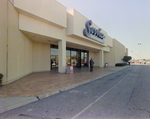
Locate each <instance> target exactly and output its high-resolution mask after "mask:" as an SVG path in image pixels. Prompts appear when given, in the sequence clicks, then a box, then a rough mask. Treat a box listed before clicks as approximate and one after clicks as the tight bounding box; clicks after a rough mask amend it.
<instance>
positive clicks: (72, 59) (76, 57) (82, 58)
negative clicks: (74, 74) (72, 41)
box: [50, 45, 89, 70]
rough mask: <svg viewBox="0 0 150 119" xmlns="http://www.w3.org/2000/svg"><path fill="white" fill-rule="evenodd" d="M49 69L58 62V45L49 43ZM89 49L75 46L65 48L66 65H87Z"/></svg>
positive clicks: (78, 66) (55, 66)
mask: <svg viewBox="0 0 150 119" xmlns="http://www.w3.org/2000/svg"><path fill="white" fill-rule="evenodd" d="M50 57H51V70H52V69H56V68H58V67H59V64H58V46H57V45H51V56H50ZM88 64H89V51H86V50H80V49H75V48H69V47H67V48H66V65H72V66H74V67H77V68H81V67H88Z"/></svg>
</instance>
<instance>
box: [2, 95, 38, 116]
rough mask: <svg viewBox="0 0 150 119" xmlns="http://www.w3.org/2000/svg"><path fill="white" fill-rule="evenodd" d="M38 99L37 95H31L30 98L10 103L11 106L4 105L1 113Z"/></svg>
mask: <svg viewBox="0 0 150 119" xmlns="http://www.w3.org/2000/svg"><path fill="white" fill-rule="evenodd" d="M37 100H38V99H37V98H36V97H30V98H28V99H26V100H24V101H19V102H18V103H14V104H10V105H9V106H6V107H3V108H1V107H0V114H1V113H4V112H6V111H9V110H12V109H15V108H17V107H21V106H23V105H26V104H29V103H32V102H35V101H37Z"/></svg>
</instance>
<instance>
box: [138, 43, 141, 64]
mask: <svg viewBox="0 0 150 119" xmlns="http://www.w3.org/2000/svg"><path fill="white" fill-rule="evenodd" d="M138 45H139V62H140V45H141V43H138Z"/></svg>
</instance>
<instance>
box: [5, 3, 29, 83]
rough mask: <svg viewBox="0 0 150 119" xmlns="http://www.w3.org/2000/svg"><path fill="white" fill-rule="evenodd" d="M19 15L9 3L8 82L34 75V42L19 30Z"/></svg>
mask: <svg viewBox="0 0 150 119" xmlns="http://www.w3.org/2000/svg"><path fill="white" fill-rule="evenodd" d="M18 16H19V13H18V12H17V11H16V9H15V8H14V7H13V5H12V4H11V3H10V2H8V80H7V81H6V82H5V81H4V84H5V83H9V82H12V81H14V80H16V79H18V78H20V77H22V76H25V75H27V74H30V73H32V41H31V40H30V39H29V38H28V37H26V36H25V35H24V34H23V33H22V32H21V31H20V30H19V29H18V28H19V26H18V23H19V21H18V20H19V18H18Z"/></svg>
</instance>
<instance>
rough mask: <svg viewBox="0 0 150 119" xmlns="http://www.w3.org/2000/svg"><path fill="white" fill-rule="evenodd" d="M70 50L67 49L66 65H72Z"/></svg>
mask: <svg viewBox="0 0 150 119" xmlns="http://www.w3.org/2000/svg"><path fill="white" fill-rule="evenodd" d="M70 64H71V61H70V50H66V65H70Z"/></svg>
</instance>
